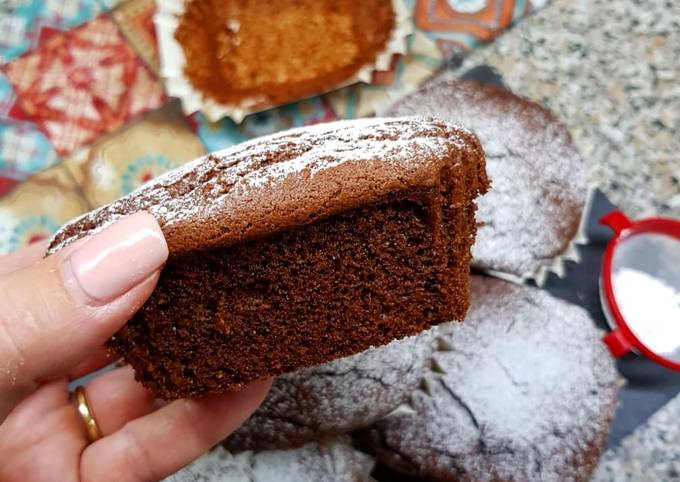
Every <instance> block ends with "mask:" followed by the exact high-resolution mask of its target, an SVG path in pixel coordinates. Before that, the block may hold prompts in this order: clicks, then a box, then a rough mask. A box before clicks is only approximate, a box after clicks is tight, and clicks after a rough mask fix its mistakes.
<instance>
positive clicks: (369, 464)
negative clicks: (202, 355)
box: [165, 437, 374, 482]
mask: <svg viewBox="0 0 680 482" xmlns="http://www.w3.org/2000/svg"><path fill="white" fill-rule="evenodd" d="M373 466H374V461H373V459H372V458H371V457H370V456H368V455H366V454H365V453H363V452H359V451H358V450H357V449H355V448H354V447H352V445H351V444H350V441H349V437H340V438H337V439H332V440H326V441H324V442H313V443H309V444H307V445H305V446H303V447H300V448H298V449H291V450H269V451H260V452H252V451H249V452H241V453H238V454H234V455H232V454H231V453H229V452H227V451H226V450H225V449H224V448H222V447H217V448H215V449H213V450H211V451H210V452H208V453H207V454H205V455H204V456H203V457H201V458H199V459H198V460H196V461H195V462H194V463H193V464H191V465H189V466H188V467H185V468H184V469H182V470H180V471H179V472H177V473H176V474H174V475H171V476H170V477H168V478H167V479H165V482H196V481H202V482H371V481H373V482H374V479H372V478H371V476H370V473H371V470H372V469H373Z"/></svg>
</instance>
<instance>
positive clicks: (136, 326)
mask: <svg viewBox="0 0 680 482" xmlns="http://www.w3.org/2000/svg"><path fill="white" fill-rule="evenodd" d="M487 187H488V181H487V178H486V173H485V164H484V155H483V152H482V149H481V147H480V145H479V142H478V141H477V139H476V138H475V137H474V136H473V135H472V134H470V133H469V132H467V131H465V130H462V129H459V128H456V127H454V126H452V125H449V124H447V123H444V122H442V121H439V120H436V119H422V118H402V119H364V120H358V121H345V122H337V123H330V124H322V125H317V126H314V127H308V128H303V129H296V130H291V131H288V132H283V133H280V134H276V135H273V136H269V137H263V138H260V139H256V140H254V141H251V142H247V143H244V144H241V145H239V146H236V147H234V148H230V149H227V150H224V151H220V152H218V153H215V154H212V155H209V156H206V157H203V158H201V159H198V160H196V161H194V162H192V163H189V164H187V165H186V166H184V167H182V168H180V169H177V170H175V171H171V172H169V173H167V174H165V175H164V176H161V177H160V178H158V179H156V180H154V181H152V182H151V183H148V184H146V185H144V186H143V187H141V188H140V189H138V190H137V191H134V192H133V193H131V194H129V195H127V196H125V197H123V198H121V199H119V200H117V201H115V202H113V203H112V204H109V205H107V206H104V207H102V208H100V209H97V210H95V211H92V212H90V213H88V214H85V215H84V216H82V217H81V218H79V219H77V220H75V221H73V222H71V223H69V224H67V225H66V226H64V227H63V228H62V229H61V230H60V231H59V232H58V233H57V234H56V236H55V237H54V239H53V240H52V243H51V246H50V250H49V252H50V253H53V252H55V251H57V250H59V249H61V248H63V247H64V246H67V245H69V244H70V243H72V242H74V241H75V240H77V239H78V238H81V237H83V236H86V235H88V234H92V233H94V232H95V231H97V230H100V229H102V228H104V227H105V226H107V225H108V224H110V223H111V222H113V221H115V220H116V219H119V218H121V217H123V216H126V215H129V214H132V213H135V212H137V211H140V210H147V211H148V212H150V213H151V214H152V215H153V216H155V218H156V219H157V220H158V222H159V224H160V226H161V228H162V230H163V233H164V234H165V236H166V239H167V242H168V246H169V248H170V257H169V259H168V262H167V264H166V265H165V267H164V268H163V270H162V272H161V276H160V280H159V282H158V286H157V288H156V289H155V291H154V292H153V294H152V295H151V297H150V299H149V300H148V301H147V303H146V304H145V305H144V306H143V307H142V309H141V310H140V311H139V312H138V313H137V314H136V315H135V316H134V317H133V318H132V319H131V320H130V321H129V322H128V323H127V325H126V326H125V327H123V328H122V329H121V330H120V331H119V332H118V333H117V334H116V335H115V336H114V337H113V338H112V339H111V340H110V342H109V345H110V347H111V348H113V349H114V350H115V351H116V352H117V353H118V354H120V355H122V356H123V357H125V359H126V360H127V361H128V362H129V363H130V364H131V365H132V366H133V367H134V368H135V371H136V374H137V378H138V379H139V380H140V381H141V382H142V383H143V384H144V385H145V386H147V387H149V388H150V389H152V390H153V391H154V392H155V393H156V395H158V396H160V397H162V398H166V399H172V398H178V397H185V396H196V395H203V394H208V393H217V392H223V391H226V390H232V389H237V388H239V387H241V386H242V385H244V384H246V383H248V382H250V381H253V380H256V379H260V378H264V377H270V376H275V375H279V374H281V373H285V372H290V371H294V370H297V369H300V368H303V367H307V366H312V365H316V364H320V363H323V362H327V361H330V360H333V359H335V358H339V357H343V356H348V355H351V354H353V353H357V352H360V351H362V350H365V349H367V348H368V347H370V346H373V345H383V344H386V343H388V342H389V341H391V340H393V339H395V338H401V337H405V336H408V335H413V334H416V333H418V332H420V331H422V330H424V329H426V328H428V327H429V326H431V325H434V324H438V323H441V322H446V321H450V320H462V319H463V318H464V316H465V313H466V310H467V306H468V283H469V279H468V277H469V262H470V246H471V245H472V243H473V242H474V236H475V230H476V222H475V209H476V206H475V198H476V197H477V196H478V195H479V194H480V193H483V192H485V191H486V189H487Z"/></svg>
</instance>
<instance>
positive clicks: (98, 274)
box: [62, 212, 168, 305]
mask: <svg viewBox="0 0 680 482" xmlns="http://www.w3.org/2000/svg"><path fill="white" fill-rule="evenodd" d="M167 258H168V245H167V243H166V242H165V238H164V237H163V233H162V232H161V228H160V226H158V223H157V222H156V220H155V219H154V217H153V216H151V215H150V214H148V213H145V212H140V213H137V214H133V215H132V216H129V217H127V218H124V219H121V220H120V221H117V222H116V223H114V224H112V225H111V226H109V227H108V228H106V229H104V230H103V231H101V232H100V233H97V234H95V235H94V236H93V237H92V238H90V239H89V240H87V241H86V242H85V243H84V244H83V245H82V246H79V247H77V248H76V250H75V251H74V252H73V253H71V255H70V256H69V257H68V258H67V259H66V261H65V262H64V265H63V266H62V274H63V276H64V282H65V284H66V286H67V287H68V288H69V290H70V291H71V292H72V293H73V295H74V296H75V297H76V298H81V299H80V300H79V301H84V302H85V303H87V304H95V305H96V304H104V303H108V302H110V301H113V300H115V299H116V298H118V297H119V296H122V295H123V294H125V293H126V292H128V291H130V290H131V289H132V288H134V287H135V286H137V285H138V284H139V283H141V282H142V281H144V280H145V279H146V278H148V277H149V276H150V275H151V274H152V273H154V272H155V271H156V270H157V269H158V268H160V267H161V266H162V265H163V263H165V260H166V259H167ZM82 298H85V299H84V300H83V299H82Z"/></svg>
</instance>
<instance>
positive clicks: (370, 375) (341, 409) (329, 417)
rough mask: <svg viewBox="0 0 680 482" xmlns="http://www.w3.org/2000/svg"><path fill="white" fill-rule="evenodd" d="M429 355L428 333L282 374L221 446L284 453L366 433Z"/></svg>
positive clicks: (407, 389)
mask: <svg viewBox="0 0 680 482" xmlns="http://www.w3.org/2000/svg"><path fill="white" fill-rule="evenodd" d="M432 349H433V336H432V330H429V331H426V332H423V333H421V334H419V335H416V336H412V337H409V338H405V339H403V340H395V341H393V342H392V343H390V344H388V345H385V346H380V347H374V348H370V349H368V350H366V351H364V352H361V353H358V354H356V355H353V356H350V357H346V358H341V359H338V360H334V361H332V362H329V363H325V364H323V365H319V366H315V367H311V368H306V369H304V370H300V371H298V372H294V373H288V374H285V375H283V376H281V377H279V378H277V379H276V380H275V382H274V385H273V386H272V389H271V390H270V392H269V395H268V396H267V398H266V399H265V401H264V402H263V404H262V405H261V406H260V408H259V409H258V410H257V411H256V412H255V413H254V414H253V416H252V417H251V418H250V419H249V420H248V421H247V422H246V423H245V424H244V425H243V426H241V427H240V428H239V429H238V430H237V431H236V432H235V433H234V434H233V435H232V436H231V437H230V438H229V439H227V441H226V443H225V444H226V446H227V447H228V448H229V449H232V450H243V449H261V448H285V447H290V446H295V445H299V444H301V443H304V442H307V441H310V440H318V439H319V438H321V437H328V436H329V435H337V434H341V433H346V432H350V431H352V430H356V429H358V428H362V427H366V426H368V425H370V424H371V423H373V422H375V421H376V420H378V419H380V418H381V417H383V416H384V415H386V414H387V413H389V412H391V411H392V410H393V409H394V408H395V407H397V406H399V405H400V404H402V403H404V402H405V401H407V400H408V398H409V396H410V394H411V393H413V391H414V390H415V389H416V388H418V386H419V385H420V383H421V381H422V378H423V376H424V374H425V372H426V369H427V368H429V363H430V357H431V354H432Z"/></svg>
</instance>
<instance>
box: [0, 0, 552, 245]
mask: <svg viewBox="0 0 680 482" xmlns="http://www.w3.org/2000/svg"><path fill="white" fill-rule="evenodd" d="M161 1H163V0H161ZM403 1H404V4H405V5H406V7H407V8H409V9H411V11H412V12H413V22H414V24H415V32H414V34H413V35H412V36H411V37H410V38H409V39H408V51H407V53H406V54H405V55H400V56H399V55H398V56H395V57H394V58H393V62H392V65H391V68H390V70H388V71H385V72H378V73H376V74H375V75H374V78H373V79H372V82H371V84H370V85H368V84H357V85H353V86H349V87H346V88H343V89H340V90H338V91H336V92H332V93H329V94H326V95H323V96H319V97H315V98H311V99H307V100H303V101H300V102H295V103H292V104H289V105H285V106H281V107H277V108H274V109H270V110H268V111H265V112H261V113H258V114H254V115H251V116H248V117H246V118H245V119H244V121H243V122H242V123H241V124H236V123H234V122H233V121H231V120H228V119H225V120H222V121H220V122H217V123H212V122H208V121H207V120H206V119H205V118H204V117H203V116H202V115H201V114H194V115H193V116H191V117H190V118H188V119H187V118H185V117H184V116H183V115H182V113H181V111H180V108H179V105H178V103H177V102H176V101H173V102H169V103H168V102H167V98H166V97H165V95H164V90H163V86H162V85H161V83H160V82H159V80H158V78H157V76H156V73H157V71H158V47H157V44H156V38H155V30H154V27H153V24H152V17H153V13H154V8H155V3H154V0H123V1H121V0H0V253H3V252H8V251H11V250H14V249H17V248H18V247H20V246H22V245H24V244H26V242H28V241H29V240H30V239H32V238H33V239H35V238H38V237H41V236H47V235H49V234H51V233H52V232H53V231H54V230H55V229H56V227H57V226H59V225H60V224H61V223H63V222H65V221H66V220H68V219H69V218H71V217H73V216H75V215H77V214H79V213H81V212H83V211H85V210H87V209H91V208H93V207H96V206H99V205H101V204H104V203H107V202H110V201H112V200H113V199H116V198H118V197H120V196H121V195H124V194H126V193H128V192H130V191H131V190H133V189H135V188H136V187H137V186H139V185H141V184H142V183H144V182H146V181H148V180H149V179H152V178H153V177H155V176H157V175H159V174H160V173H162V172H164V171H166V170H168V169H172V168H174V167H176V166H178V165H180V164H182V163H184V162H186V161H188V160H190V159H194V158H196V157H198V156H200V155H201V154H203V153H204V152H205V151H206V150H208V151H214V150H218V149H222V148H224V147H228V146H231V145H234V144H237V143H240V142H242V141H244V140H247V139H250V138H252V137H256V136H261V135H266V134H270V133H273V132H277V131H280V130H283V129H288V128H291V127H297V126H303V125H309V124H314V123H317V122H327V121H330V120H334V119H336V118H351V117H361V116H366V115H371V114H373V113H375V112H377V113H378V114H380V112H381V110H382V109H383V108H384V107H387V106H388V105H390V104H391V103H392V102H394V101H395V100H396V99H397V98H399V97H401V96H403V95H405V94H407V93H408V92H410V91H411V90H414V89H416V88H417V87H418V86H419V85H420V84H421V83H422V82H423V81H424V80H425V79H427V78H429V77H430V76H431V75H433V74H434V73H435V72H436V71H437V70H438V69H440V68H441V67H442V66H443V64H444V63H445V62H455V61H456V60H457V59H460V58H462V56H463V55H465V54H466V53H467V52H468V51H469V50H470V49H473V48H475V47H476V46H478V45H479V44H481V43H484V42H487V41H489V40H491V39H492V38H494V37H495V36H496V35H498V34H499V33H500V32H502V31H503V30H504V29H505V28H507V27H508V26H509V25H511V24H512V23H513V22H515V21H516V20H517V19H519V18H521V17H522V16H524V15H526V14H527V13H528V11H530V10H531V8H532V5H534V6H541V5H543V3H545V0H534V1H533V2H532V4H530V3H529V0H403ZM132 121H134V122H132ZM62 158H63V159H64V160H63V161H62ZM59 162H63V165H60V166H56V167H53V166H55V164H58V163H59ZM36 172H40V174H38V175H37V176H35V175H34V174H35V173H36ZM32 175H33V177H31V176H32ZM27 179H28V180H27Z"/></svg>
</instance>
